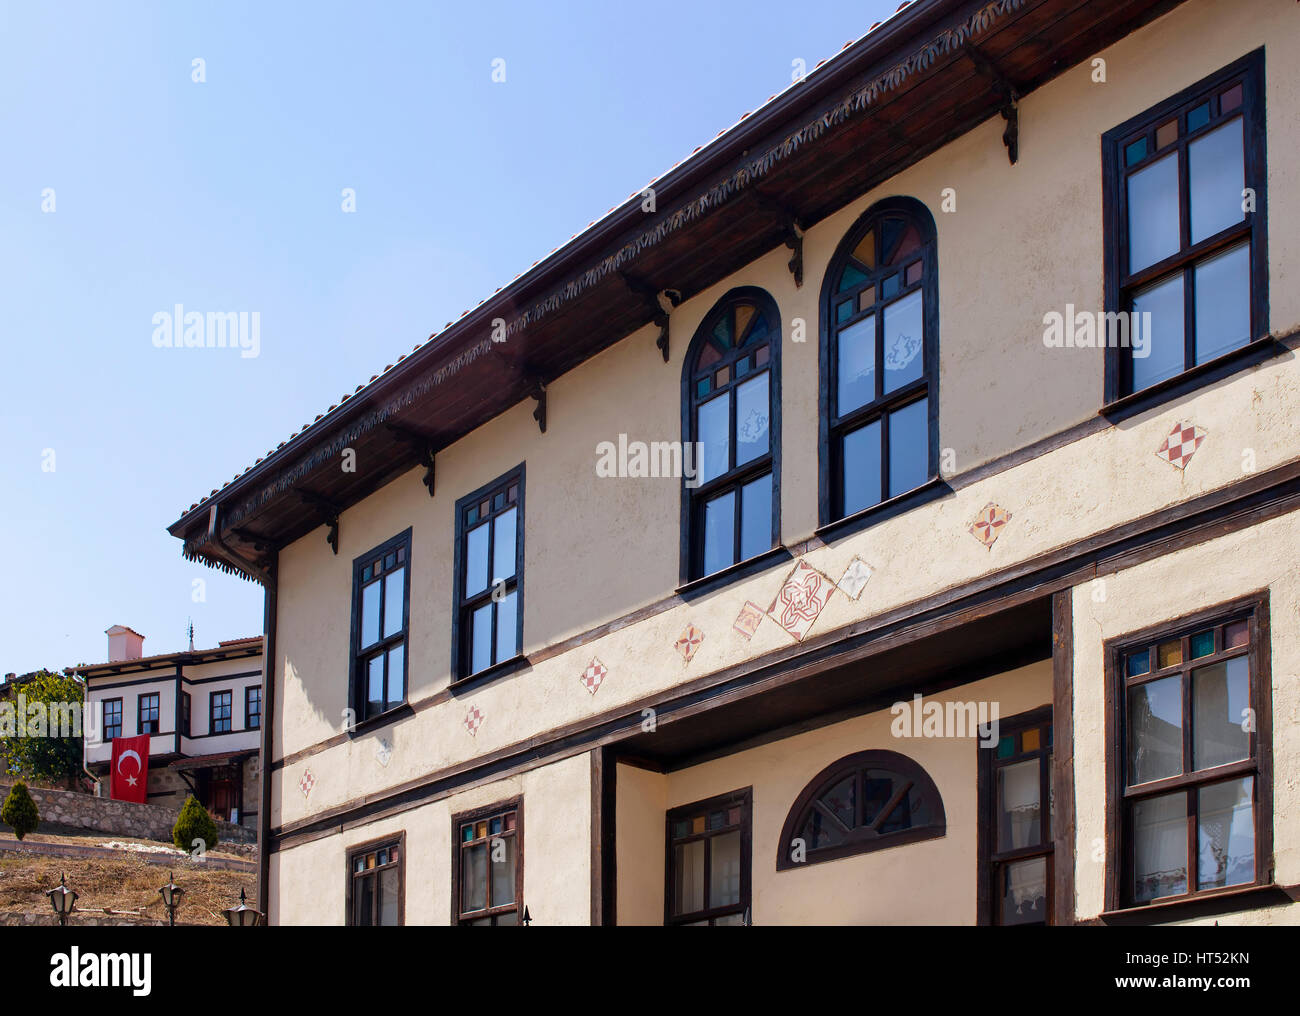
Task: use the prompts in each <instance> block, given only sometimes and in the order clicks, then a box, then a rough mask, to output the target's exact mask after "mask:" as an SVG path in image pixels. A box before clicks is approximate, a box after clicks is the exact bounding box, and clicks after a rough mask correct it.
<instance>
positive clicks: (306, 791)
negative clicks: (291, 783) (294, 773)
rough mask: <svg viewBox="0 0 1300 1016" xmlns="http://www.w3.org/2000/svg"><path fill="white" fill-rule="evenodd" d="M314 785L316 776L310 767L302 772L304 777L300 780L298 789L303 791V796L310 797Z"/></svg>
mask: <svg viewBox="0 0 1300 1016" xmlns="http://www.w3.org/2000/svg"><path fill="white" fill-rule="evenodd" d="M314 786H316V777H315V776H314V775H312V771H311V770H310V769H308V770H306V771H305V772H304V773H303V774H302V779H300V780H299V781H298V789H299V790H301V791H302V796H303V797H308V796H310V795H311V788H312V787H314Z"/></svg>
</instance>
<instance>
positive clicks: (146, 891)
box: [0, 837, 257, 925]
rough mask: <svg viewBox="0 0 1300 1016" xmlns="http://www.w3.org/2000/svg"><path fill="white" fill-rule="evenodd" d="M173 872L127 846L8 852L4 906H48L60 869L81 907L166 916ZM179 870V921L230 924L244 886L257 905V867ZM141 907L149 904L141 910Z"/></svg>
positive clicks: (0, 865)
mask: <svg viewBox="0 0 1300 1016" xmlns="http://www.w3.org/2000/svg"><path fill="white" fill-rule="evenodd" d="M69 839H71V840H73V841H74V842H75V841H77V840H78V838H76V837H69ZM80 842H86V841H85V840H80ZM167 873H168V869H167V868H165V867H163V866H160V865H157V864H148V863H146V862H145V861H143V860H141V859H140V858H138V857H134V856H132V855H131V854H130V853H129V852H127V851H123V852H122V856H121V857H120V858H118V857H104V858H99V857H94V858H92V857H44V856H41V855H31V856H26V855H22V856H19V855H14V854H2V855H0V912H23V913H46V912H48V911H49V909H50V903H49V900H48V899H46V897H45V893H46V891H47V890H49V889H52V888H54V887H55V886H57V885H58V884H59V876H60V875H66V876H67V882H68V888H69V889H75V890H76V891H77V892H78V893H79V894H80V895H79V897H78V899H77V909H78V910H88V911H89V910H103V909H106V908H107V909H112V910H125V911H131V912H139V913H140V915H141V916H143V917H151V918H154V919H158V920H166V918H167V911H166V910H165V909H164V908H163V905H162V898H161V897H160V896H159V895H158V887H159V886H161V885H163V884H164V883H166V881H167ZM174 874H175V879H176V884H177V885H178V886H180V887H181V888H182V889H184V890H185V895H184V897H182V899H181V904H180V907H179V908H178V909H177V911H176V920H177V922H178V923H181V924H221V925H223V924H225V923H226V922H225V918H224V917H222V916H221V911H222V910H224V909H225V908H226V907H229V906H233V905H235V904H237V903H238V902H239V890H240V889H241V888H242V889H244V890H246V891H247V892H248V902H249V905H250V906H253V905H255V900H254V897H255V896H256V895H257V884H256V883H257V876H256V875H255V874H254V873H252V872H242V871H219V870H217V869H215V868H204V867H203V865H202V864H195V863H193V862H190V861H183V862H181V863H179V864H178V865H177V866H176V870H175V873H174ZM141 907H143V910H138V908H141Z"/></svg>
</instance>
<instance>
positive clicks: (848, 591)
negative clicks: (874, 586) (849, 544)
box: [836, 556, 871, 600]
mask: <svg viewBox="0 0 1300 1016" xmlns="http://www.w3.org/2000/svg"><path fill="white" fill-rule="evenodd" d="M869 578H871V566H870V565H869V564H867V562H866V561H864V560H862V558H860V557H857V556H855V557H854V558H853V560H852V561H850V562H849V566H848V567H847V568H845V569H844V574H843V575H841V576H840V580H839V582H838V583H836V585H838V586H839V587H840V590H841V591H842V592H843V593H844V595H845V596H847V597H848V598H849V599H850V600H856V599H857V598H858V597H859V596H861V595H862V589H863V587H864V586H865V585H866V584H867V579H869Z"/></svg>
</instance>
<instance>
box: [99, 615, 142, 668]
mask: <svg viewBox="0 0 1300 1016" xmlns="http://www.w3.org/2000/svg"><path fill="white" fill-rule="evenodd" d="M106 634H107V635H108V662H109V663H123V662H125V661H126V660H138V659H140V657H141V656H143V655H144V636H143V635H141V634H140V633H139V632H138V631H132V630H131V629H130V628H127V627H126V626H125V625H120V624H115V625H113V627H111V628H109V629H108V631H107V633H106Z"/></svg>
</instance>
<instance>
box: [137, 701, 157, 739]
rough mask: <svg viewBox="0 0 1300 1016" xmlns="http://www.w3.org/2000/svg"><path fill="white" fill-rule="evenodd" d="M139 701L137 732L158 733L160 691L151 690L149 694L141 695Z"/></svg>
mask: <svg viewBox="0 0 1300 1016" xmlns="http://www.w3.org/2000/svg"><path fill="white" fill-rule="evenodd" d="M136 701H137V707H138V717H137V719H138V721H139V722H138V725H137V727H136V733H137V734H156V733H158V692H156V691H155V692H151V693H149V694H148V695H141V696H140V698H139V699H137V700H136Z"/></svg>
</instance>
